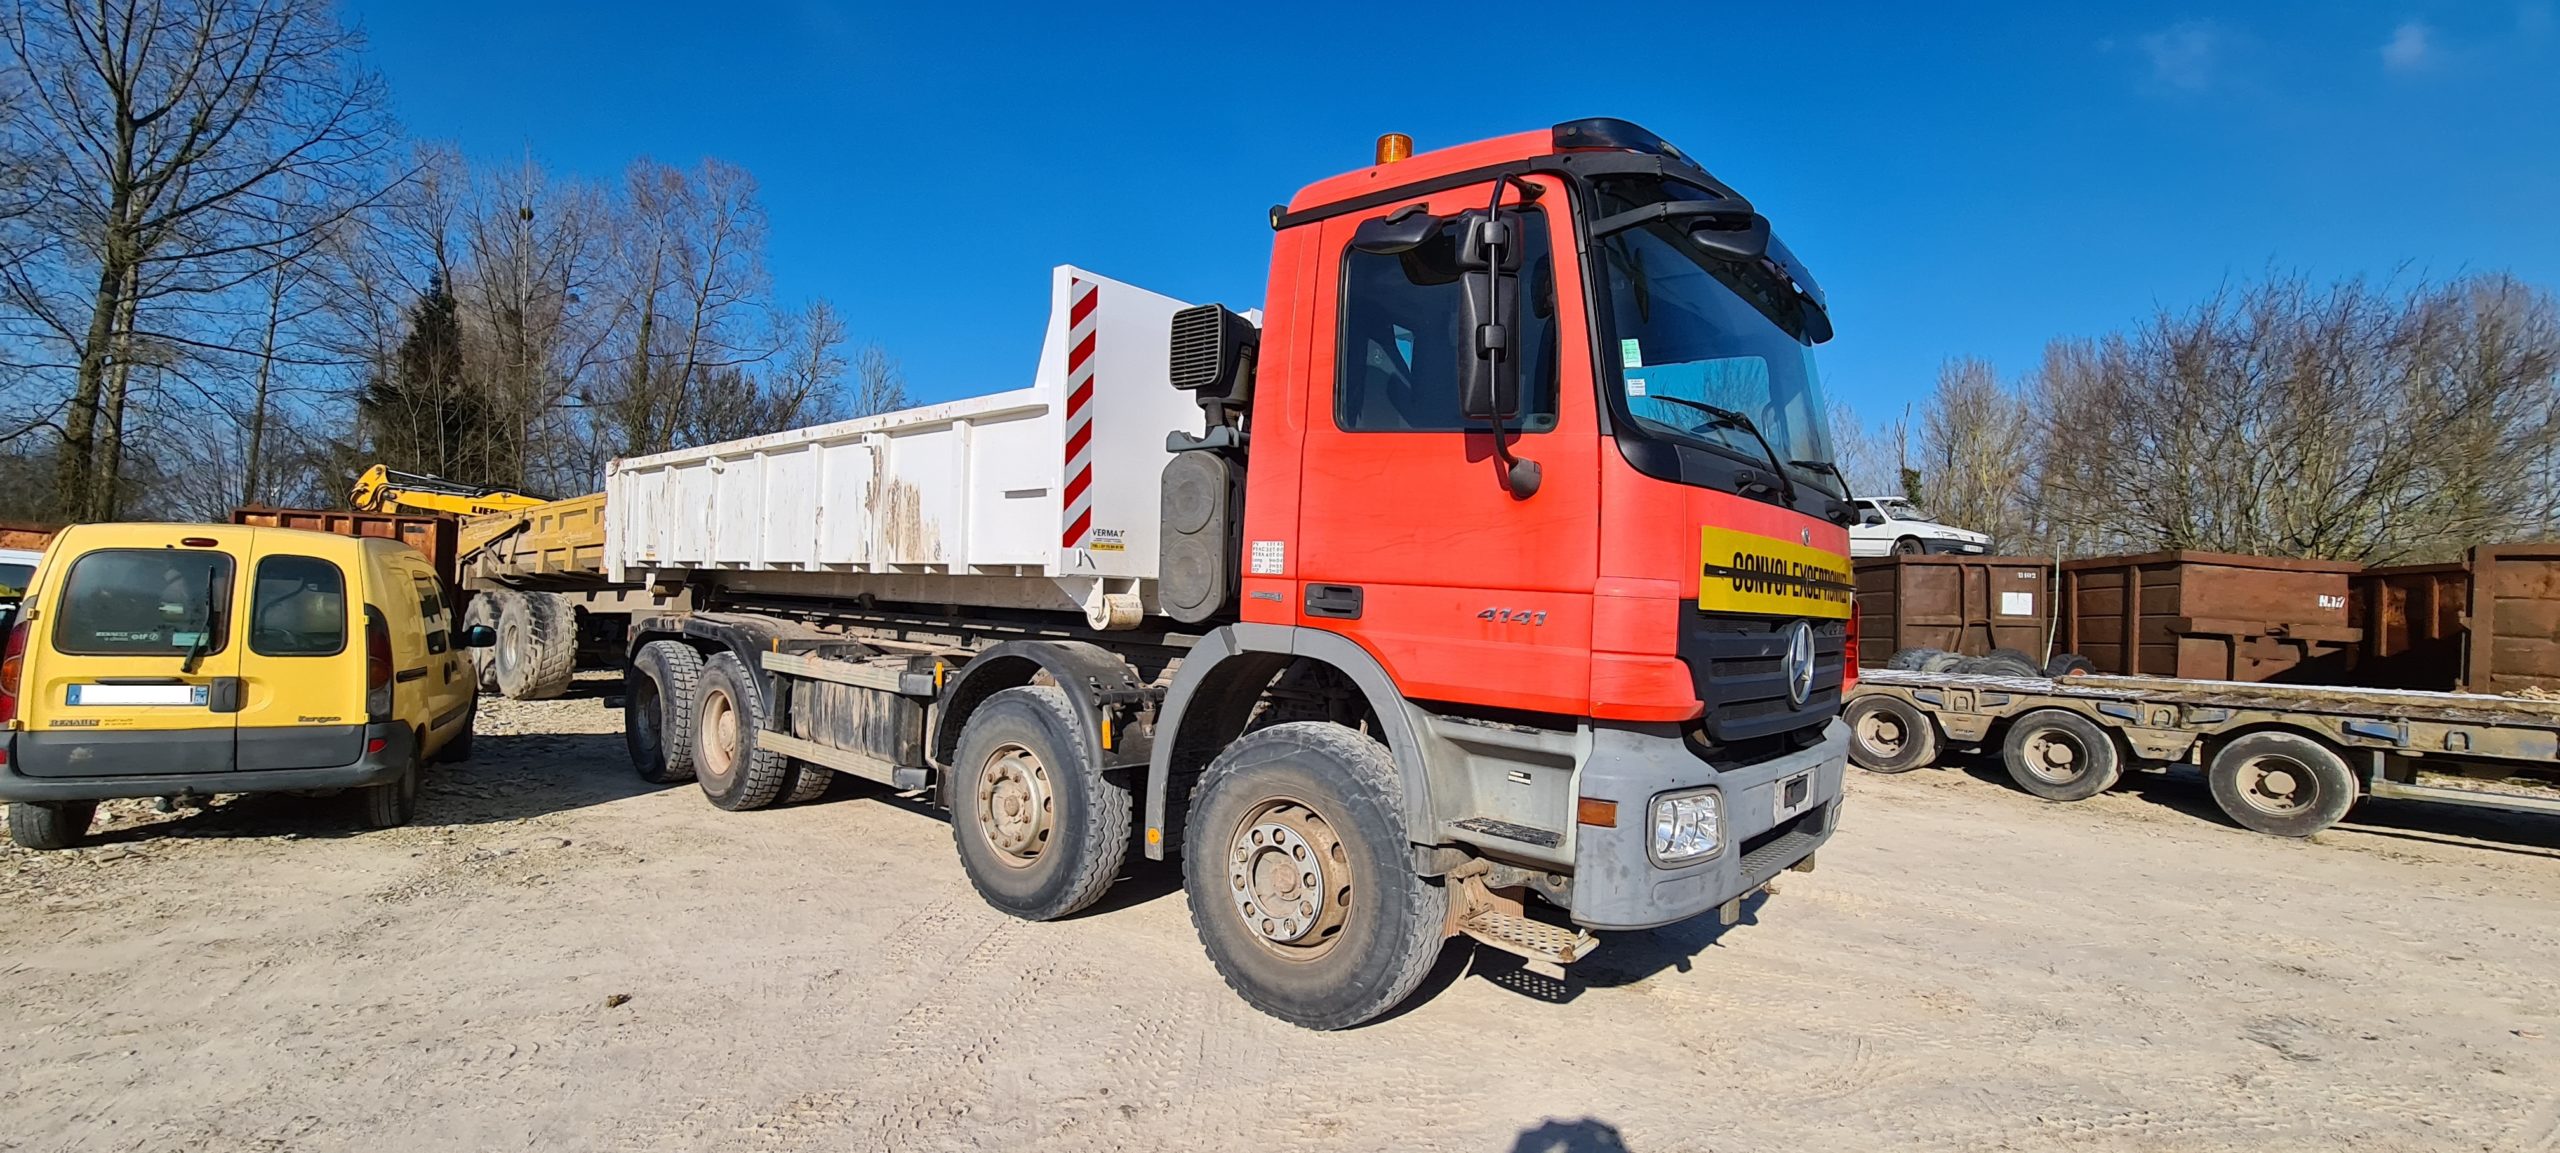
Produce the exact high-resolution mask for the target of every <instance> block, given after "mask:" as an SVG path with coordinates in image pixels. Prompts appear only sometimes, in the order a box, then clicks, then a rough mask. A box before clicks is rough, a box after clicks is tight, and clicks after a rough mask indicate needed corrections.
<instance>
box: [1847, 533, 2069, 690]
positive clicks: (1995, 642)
mask: <svg viewBox="0 0 2560 1153" xmlns="http://www.w3.org/2000/svg"><path fill="white" fill-rule="evenodd" d="M1857 568H1858V663H1859V664H1861V665H1881V664H1883V663H1885V661H1886V660H1887V659H1889V658H1891V657H1892V656H1893V654H1894V653H1896V652H1898V651H1900V650H1903V649H1922V648H1926V649H1944V650H1946V651H1948V652H1951V653H1962V654H1964V655H1966V656H1973V657H1978V656H1982V655H1984V654H1986V653H1989V652H1990V651H1991V650H1993V649H2017V650H2018V651H2020V652H2023V653H2027V654H2030V655H2032V656H2034V657H2035V658H2036V659H2037V660H2043V659H2044V657H2045V643H2046V641H2047V639H2048V634H2047V630H2048V629H2050V628H2051V627H2052V625H2053V562H2052V561H2049V560H2039V559H2037V558H2035V557H2003V556H1987V557H1986V556H1906V557H1878V558H1871V559H1868V560H1862V561H1859V562H1858V565H1857Z"/></svg>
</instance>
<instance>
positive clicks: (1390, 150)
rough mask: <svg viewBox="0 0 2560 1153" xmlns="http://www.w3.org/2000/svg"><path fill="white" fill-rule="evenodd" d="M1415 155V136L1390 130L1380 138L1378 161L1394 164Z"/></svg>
mask: <svg viewBox="0 0 2560 1153" xmlns="http://www.w3.org/2000/svg"><path fill="white" fill-rule="evenodd" d="M1412 155H1413V137H1410V136H1407V135H1405V134H1404V133H1401V132H1390V133H1387V134H1386V135H1384V136H1381V137H1379V138H1378V163H1380V164H1393V163H1395V162H1396V161H1399V160H1404V159H1407V158H1410V157H1411V156H1412Z"/></svg>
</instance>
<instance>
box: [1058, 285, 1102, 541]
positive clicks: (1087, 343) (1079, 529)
mask: <svg viewBox="0 0 2560 1153" xmlns="http://www.w3.org/2000/svg"><path fill="white" fill-rule="evenodd" d="M1098 287H1099V286H1097V285H1095V284H1094V283H1093V282H1092V281H1090V280H1072V279H1071V280H1069V281H1068V282H1067V449H1066V452H1067V457H1066V471H1065V472H1064V473H1061V474H1060V475H1061V476H1063V477H1064V478H1065V487H1064V488H1062V489H1061V490H1059V491H1060V493H1061V496H1062V500H1061V501H1060V504H1059V523H1060V525H1061V535H1060V538H1059V542H1058V544H1059V547H1061V548H1082V547H1084V543H1085V539H1086V538H1087V537H1090V536H1092V535H1093V369H1094V363H1093V336H1094V331H1095V330H1096V329H1097V328H1099V327H1100V326H1101V319H1100V318H1099V317H1098V316H1096V315H1095V313H1096V312H1098V311H1099V307H1098V306H1099V305H1100V303H1101V300H1102V294H1101V293H1100V292H1098V291H1096V289H1097V288H1098Z"/></svg>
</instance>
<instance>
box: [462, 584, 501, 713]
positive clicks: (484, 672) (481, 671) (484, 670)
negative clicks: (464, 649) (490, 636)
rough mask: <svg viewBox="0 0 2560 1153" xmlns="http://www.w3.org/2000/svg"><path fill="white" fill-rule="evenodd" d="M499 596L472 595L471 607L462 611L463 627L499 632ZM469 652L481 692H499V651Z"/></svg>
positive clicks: (486, 593) (476, 650)
mask: <svg viewBox="0 0 2560 1153" xmlns="http://www.w3.org/2000/svg"><path fill="white" fill-rule="evenodd" d="M497 595H498V594H496V593H494V592H480V593H473V594H471V606H470V607H469V608H466V609H463V610H462V627H464V628H466V629H467V628H470V627H472V626H474V625H487V626H488V627H489V631H490V632H492V633H494V632H497V631H498V612H497V602H496V600H495V599H494V598H495V597H496V596H497ZM468 651H469V653H470V655H471V674H472V675H473V676H474V677H476V678H478V679H479V682H480V691H481V692H484V693H494V692H496V691H498V662H497V650H496V649H495V648H478V649H470V650H468Z"/></svg>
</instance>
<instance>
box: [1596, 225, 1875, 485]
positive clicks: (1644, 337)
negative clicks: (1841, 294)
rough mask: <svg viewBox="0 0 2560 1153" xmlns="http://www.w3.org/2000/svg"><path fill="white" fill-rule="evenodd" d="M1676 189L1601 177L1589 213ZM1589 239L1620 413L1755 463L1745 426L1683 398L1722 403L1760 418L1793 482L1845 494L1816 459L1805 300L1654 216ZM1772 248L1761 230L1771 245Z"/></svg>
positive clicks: (1823, 441) (1824, 460)
mask: <svg viewBox="0 0 2560 1153" xmlns="http://www.w3.org/2000/svg"><path fill="white" fill-rule="evenodd" d="M1686 191H1687V189H1686V188H1685V186H1682V185H1678V184H1673V183H1669V182H1663V181H1656V180H1646V181H1608V182H1604V183H1603V184H1602V185H1601V197H1600V200H1601V203H1600V205H1599V212H1600V213H1601V214H1602V215H1606V214H1609V213H1614V212H1619V211H1624V210H1626V209H1628V208H1632V207H1637V206H1640V205H1643V204H1648V203H1654V202H1658V201H1661V200H1663V199H1666V198H1678V197H1680V196H1682V194H1683V193H1684V192H1686ZM1600 250H1601V255H1602V258H1603V261H1602V262H1603V264H1604V265H1605V268H1606V273H1605V274H1606V276H1607V277H1608V285H1609V306H1610V312H1611V318H1612V320H1613V321H1614V322H1615V324H1616V328H1615V330H1614V335H1615V337H1616V339H1617V349H1616V352H1617V354H1618V365H1619V367H1618V379H1617V381H1616V384H1617V387H1618V389H1619V390H1620V395H1622V396H1624V397H1625V399H1626V411H1627V414H1628V415H1629V416H1631V417H1633V418H1634V419H1635V420H1636V421H1637V422H1639V423H1640V424H1641V425H1642V426H1643V430H1644V431H1645V432H1646V433H1649V434H1652V435H1657V436H1665V437H1669V438H1673V439H1678V440H1686V441H1691V442H1695V443H1698V444H1703V445H1706V446H1708V447H1711V448H1715V449H1719V450H1721V451H1724V452H1728V453H1732V454H1734V455H1736V456H1739V457H1741V458H1743V459H1745V460H1748V461H1751V462H1753V463H1755V464H1759V463H1764V462H1766V461H1767V460H1768V454H1767V453H1764V452H1762V451H1761V449H1760V444H1759V442H1758V441H1756V440H1754V439H1752V437H1751V434H1750V433H1749V432H1747V431H1745V430H1743V429H1741V428H1738V427H1735V426H1733V425H1731V424H1729V423H1725V422H1721V421H1719V420H1717V419H1716V418H1715V417H1713V416H1710V415H1708V414H1707V413H1705V412H1702V411H1700V410H1698V409H1697V408H1695V407H1692V405H1695V404H1709V405H1714V406H1715V407H1717V408H1723V409H1730V410H1732V411H1734V412H1737V413H1740V414H1742V415H1743V416H1745V417H1748V418H1750V420H1751V421H1752V423H1754V424H1756V425H1758V426H1759V428H1760V433H1761V435H1763V436H1766V437H1767V438H1768V439H1769V446H1770V448H1771V449H1772V450H1774V451H1775V452H1776V453H1777V455H1778V457H1779V459H1780V460H1781V461H1784V462H1787V463H1786V465H1785V467H1786V469H1787V472H1788V475H1790V476H1791V477H1793V478H1794V479H1795V481H1796V483H1797V484H1799V485H1809V486H1811V487H1813V488H1816V489H1819V490H1821V491H1823V492H1826V493H1829V494H1831V495H1833V496H1847V495H1848V493H1847V491H1846V489H1845V487H1844V486H1843V485H1842V484H1841V482H1840V479H1839V478H1838V477H1837V476H1835V475H1833V474H1832V473H1831V471H1830V470H1829V469H1828V468H1827V467H1822V466H1827V465H1829V464H1830V463H1831V460H1832V455H1831V433H1830V429H1829V427H1828V425H1827V424H1826V422H1825V420H1824V416H1823V414H1824V406H1823V399H1822V384H1821V379H1820V377H1819V376H1817V375H1816V373H1815V371H1814V365H1813V349H1812V346H1811V345H1810V344H1808V343H1807V342H1806V341H1805V340H1804V339H1802V338H1801V336H1800V334H1802V333H1803V332H1805V330H1806V328H1805V323H1804V313H1803V307H1804V306H1803V305H1802V304H1801V302H1799V301H1798V300H1797V298H1796V294H1795V291H1794V290H1793V288H1792V287H1791V286H1790V285H1789V284H1788V283H1787V282H1786V281H1785V280H1783V279H1781V278H1779V277H1777V276H1775V275H1772V274H1770V273H1769V272H1768V271H1767V270H1765V269H1764V268H1761V267H1757V266H1756V265H1745V264H1742V263H1739V262H1736V261H1731V260H1726V259H1722V258H1719V257H1715V256H1711V255H1709V254H1707V253H1706V252H1705V251H1703V250H1701V249H1699V248H1698V247H1697V246H1696V245H1694V244H1691V243H1690V242H1689V239H1688V237H1687V236H1686V235H1685V234H1684V233H1682V232H1680V231H1678V230H1676V229H1675V228H1674V227H1673V226H1672V225H1669V224H1665V223H1661V222H1656V223H1652V224H1645V225H1640V226H1638V227H1634V228H1629V229H1626V230H1624V231H1621V232H1617V233H1614V234H1612V235H1609V236H1607V237H1604V238H1602V239H1601V241H1600ZM1780 251H1781V250H1779V249H1778V248H1777V247H1776V244H1775V242H1774V241H1772V247H1771V253H1772V255H1773V256H1775V255H1777V254H1778V253H1779V252H1780ZM1664 398H1676V399H1670V400H1666V399H1664ZM1681 400H1686V401H1689V402H1691V404H1686V405H1684V404H1681V403H1678V401H1681ZM1797 462H1806V463H1797Z"/></svg>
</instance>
